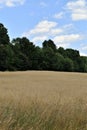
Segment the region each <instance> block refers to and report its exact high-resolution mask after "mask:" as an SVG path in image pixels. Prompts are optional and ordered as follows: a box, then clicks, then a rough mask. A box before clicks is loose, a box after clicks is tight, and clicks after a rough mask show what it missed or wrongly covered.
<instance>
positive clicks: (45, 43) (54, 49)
mask: <svg viewBox="0 0 87 130" xmlns="http://www.w3.org/2000/svg"><path fill="white" fill-rule="evenodd" d="M42 46H43V48H48V47H50V48H51V49H52V50H53V51H56V45H55V44H54V42H53V41H52V40H48V41H46V40H45V41H44V42H43V43H42Z"/></svg>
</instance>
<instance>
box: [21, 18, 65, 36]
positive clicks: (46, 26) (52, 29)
mask: <svg viewBox="0 0 87 130" xmlns="http://www.w3.org/2000/svg"><path fill="white" fill-rule="evenodd" d="M57 25H58V23H57V22H52V21H47V20H44V21H41V22H39V23H38V24H37V25H36V26H35V28H34V29H31V30H29V31H28V32H25V33H23V35H25V36H27V37H30V36H32V35H35V36H37V35H39V36H44V35H46V36H52V35H54V36H55V35H57V34H59V33H61V32H62V31H63V30H62V29H60V28H57Z"/></svg>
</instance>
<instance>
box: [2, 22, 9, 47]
mask: <svg viewBox="0 0 87 130" xmlns="http://www.w3.org/2000/svg"><path fill="white" fill-rule="evenodd" d="M9 43H10V40H9V36H8V31H7V29H6V28H5V27H4V25H3V24H2V23H0V44H2V45H5V44H9Z"/></svg>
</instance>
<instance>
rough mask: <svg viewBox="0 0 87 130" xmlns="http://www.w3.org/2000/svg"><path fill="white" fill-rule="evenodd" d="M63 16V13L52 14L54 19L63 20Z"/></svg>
mask: <svg viewBox="0 0 87 130" xmlns="http://www.w3.org/2000/svg"><path fill="white" fill-rule="evenodd" d="M63 15H64V13H63V12H60V13H56V14H54V16H53V17H54V18H56V19H62V18H63Z"/></svg>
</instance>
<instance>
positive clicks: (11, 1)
mask: <svg viewBox="0 0 87 130" xmlns="http://www.w3.org/2000/svg"><path fill="white" fill-rule="evenodd" d="M24 2H25V0H0V6H8V7H13V6H16V5H22V4H24Z"/></svg>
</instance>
